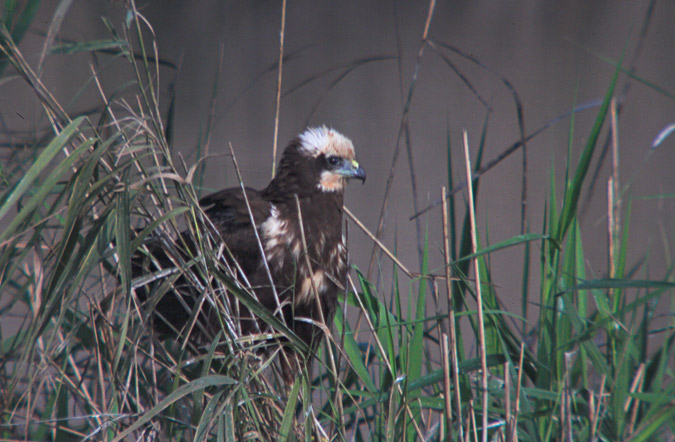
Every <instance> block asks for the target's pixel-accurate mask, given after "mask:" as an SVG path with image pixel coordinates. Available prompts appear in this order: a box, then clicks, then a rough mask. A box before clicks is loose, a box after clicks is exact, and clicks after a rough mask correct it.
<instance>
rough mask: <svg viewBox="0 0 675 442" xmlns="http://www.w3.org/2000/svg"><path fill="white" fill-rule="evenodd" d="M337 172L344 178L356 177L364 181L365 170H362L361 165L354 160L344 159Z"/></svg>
mask: <svg viewBox="0 0 675 442" xmlns="http://www.w3.org/2000/svg"><path fill="white" fill-rule="evenodd" d="M337 172H338V173H340V175H342V176H344V177H346V178H356V179H358V180H361V182H362V183H365V182H366V171H365V170H363V167H361V166H360V165H359V163H358V162H357V161H356V160H351V161H349V160H345V161H344V163H343V164H342V167H341V168H340V169H338V170H337Z"/></svg>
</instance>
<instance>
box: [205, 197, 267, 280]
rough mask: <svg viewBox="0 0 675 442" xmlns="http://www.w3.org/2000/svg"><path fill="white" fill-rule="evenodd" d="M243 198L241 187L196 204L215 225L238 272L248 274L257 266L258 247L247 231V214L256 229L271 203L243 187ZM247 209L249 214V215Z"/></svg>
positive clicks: (249, 222) (249, 228) (248, 227)
mask: <svg viewBox="0 0 675 442" xmlns="http://www.w3.org/2000/svg"><path fill="white" fill-rule="evenodd" d="M246 198H247V199H248V206H247V204H246V200H245V199H244V193H243V192H242V191H241V188H238V187H236V188H230V189H225V190H221V191H220V192H216V193H213V194H211V195H208V196H205V197H204V198H202V199H201V200H200V201H199V205H200V206H202V208H204V211H205V213H206V215H207V216H208V217H209V219H210V220H211V222H213V224H214V225H215V226H216V228H217V229H218V231H219V232H220V235H221V236H222V239H223V241H224V242H225V244H226V245H227V247H228V249H229V250H230V252H231V253H232V255H233V256H234V257H235V259H236V260H237V262H238V263H239V265H240V266H241V268H242V270H244V272H245V273H247V274H249V273H250V272H253V271H255V270H256V269H257V268H258V267H259V264H260V259H261V256H260V246H259V244H258V240H257V239H256V236H255V232H254V231H253V229H252V228H251V215H253V220H254V221H255V225H256V228H257V227H259V226H260V224H262V223H263V222H265V220H267V218H269V216H270V212H271V210H272V204H271V203H270V202H269V201H266V200H265V199H263V198H262V196H261V194H260V192H259V191H257V190H255V189H251V188H248V187H247V188H246ZM249 207H250V212H249Z"/></svg>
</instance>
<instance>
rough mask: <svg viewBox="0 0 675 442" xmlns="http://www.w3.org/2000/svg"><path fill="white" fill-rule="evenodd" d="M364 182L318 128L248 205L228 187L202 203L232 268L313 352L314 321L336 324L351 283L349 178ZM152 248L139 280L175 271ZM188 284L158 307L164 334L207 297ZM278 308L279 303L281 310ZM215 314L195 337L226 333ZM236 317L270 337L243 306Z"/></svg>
mask: <svg viewBox="0 0 675 442" xmlns="http://www.w3.org/2000/svg"><path fill="white" fill-rule="evenodd" d="M365 177H366V175H365V172H364V171H363V169H362V168H361V167H360V166H359V164H358V163H357V162H356V161H355V160H354V147H353V145H352V143H351V141H349V140H348V139H347V138H345V137H344V136H342V135H341V134H339V133H338V132H336V131H334V130H332V129H327V128H326V127H320V128H313V129H307V130H306V131H305V132H304V133H302V134H301V135H299V136H298V137H297V138H296V139H295V140H293V141H292V142H291V143H290V144H289V145H288V147H286V149H285V151H284V153H283V155H282V157H281V161H280V164H279V169H278V173H277V175H276V176H275V178H274V179H273V180H272V181H271V182H270V183H269V185H268V186H267V187H266V188H264V189H263V190H260V191H258V190H254V189H250V188H247V189H246V197H247V199H248V206H247V204H246V201H245V199H244V195H243V192H242V191H241V189H240V188H231V189H226V190H223V191H220V192H217V193H214V194H212V195H209V196H207V197H205V198H203V199H202V200H201V201H200V205H201V206H202V208H203V209H204V211H205V213H206V214H207V216H208V217H209V219H210V220H211V222H212V223H213V225H214V226H215V227H216V229H217V230H218V233H219V236H220V238H222V240H223V242H224V243H225V246H226V247H227V249H228V250H229V251H230V252H231V256H232V258H234V260H235V261H236V263H235V262H232V259H230V260H229V262H228V264H230V265H231V266H232V267H233V268H236V267H237V266H238V267H239V268H240V270H241V272H242V273H243V274H244V275H245V277H246V280H247V281H248V283H249V284H250V287H251V289H252V291H253V293H254V294H255V296H256V297H257V299H258V300H259V301H260V303H261V304H262V305H263V306H264V307H265V308H266V309H267V310H269V311H270V312H272V313H275V312H279V311H281V312H282V315H283V319H284V320H285V322H286V324H287V325H288V327H289V328H290V329H291V330H293V331H294V332H295V334H296V335H297V336H298V337H300V338H301V339H302V340H303V341H304V342H305V343H306V344H307V345H308V346H309V347H310V348H315V347H316V345H317V344H318V342H319V339H318V338H319V337H320V335H321V332H320V330H321V329H320V328H319V327H317V326H315V325H313V324H312V322H320V321H321V317H322V316H323V318H324V319H325V321H326V323H327V324H330V323H331V321H332V318H333V315H334V313H335V307H336V303H337V294H338V291H339V290H340V288H341V287H342V285H343V284H344V282H345V278H346V272H347V253H346V246H345V243H344V238H343V235H342V210H343V209H342V205H343V195H344V186H345V184H346V181H347V180H348V179H349V178H357V179H360V180H362V181H365ZM296 195H297V200H296ZM298 201H299V205H300V210H301V212H300V214H301V216H299V215H300V214H299V213H298V208H297V207H298ZM248 207H250V212H249V208H248ZM251 216H252V217H253V219H254V221H255V228H256V230H257V233H258V235H257V236H256V232H255V231H254V230H253V228H252V224H251ZM300 218H302V228H303V230H304V236H305V240H306V245H307V250H306V254H307V255H306V256H305V247H304V245H303V241H302V235H301V228H300V221H299V220H300ZM183 238H185V239H186V242H187V243H188V246H189V247H192V246H190V244H191V240H190V239H189V235H187V234H184V235H183ZM258 238H260V242H259V240H258ZM261 246H262V248H263V249H264V253H265V258H264V259H266V260H267V267H268V268H269V273H268V271H267V269H266V266H265V262H264V261H263V256H262V254H261ZM147 248H148V250H149V252H150V254H151V255H152V256H153V257H154V260H153V261H152V264H151V260H149V259H147V257H145V255H141V254H137V255H136V256H135V258H134V262H133V272H134V277H139V276H141V275H143V274H147V273H149V272H158V271H159V270H160V268H161V269H166V268H170V267H172V266H173V264H171V260H170V259H169V258H168V256H167V253H165V252H164V251H163V249H162V246H161V245H160V244H158V243H154V244H148V245H147ZM307 257H308V258H309V265H308V263H307ZM235 264H236V265H235ZM158 267H159V268H158ZM270 276H271V278H272V281H273V283H274V289H273V288H272V285H271V284H270ZM186 279H187V278H185V277H180V278H178V279H177V280H176V281H175V283H174V285H173V287H174V289H173V290H169V291H168V292H167V293H166V294H165V295H164V296H163V297H162V298H161V299H159V300H158V301H156V302H157V304H156V306H155V307H154V310H153V311H154V312H155V314H154V316H155V317H154V318H153V325H154V327H155V329H157V330H158V331H160V332H161V333H162V334H171V333H173V334H175V333H176V332H184V329H185V328H186V325H188V323H189V319H190V316H191V314H192V310H193V309H194V307H195V305H197V301H198V299H199V297H200V295H201V291H200V290H198V289H197V288H196V286H197V285H198V284H195V283H194V281H193V282H189V281H186ZM158 283H160V282H159V281H158V282H155V283H154V284H158ZM275 290H276V296H275V293H274V292H275ZM146 292H148V293H149V292H150V289H149V288H148V287H141V288H139V289H137V293H138V294H139V297H140V298H141V299H142V300H144V299H145V298H147V297H148V294H147V293H146ZM315 293H318V296H319V302H317V300H316V297H315ZM277 299H278V301H277ZM277 302H279V303H280V304H281V309H280V310H279V305H278V304H277ZM203 305H209V304H208V303H203V304H202V306H203ZM319 309H321V312H322V313H323V315H321V312H320V311H319ZM216 314H218V312H214V309H213V308H204V307H202V312H201V316H200V317H199V320H198V321H196V323H197V327H195V328H194V329H193V333H194V334H195V337H196V339H198V340H200V341H207V342H208V340H209V339H212V336H213V335H214V331H216V330H219V329H220V322H219V321H218V320H217V318H216V317H214V315H216ZM237 315H238V317H237V318H235V319H236V320H237V321H238V324H239V326H240V327H241V332H242V333H243V334H251V333H254V332H256V331H258V330H262V331H268V330H267V327H266V325H265V324H264V323H263V322H262V321H260V320H258V319H256V318H255V317H254V316H253V315H251V314H250V312H249V311H248V309H246V308H244V307H243V306H240V309H239V311H238V313H237ZM277 316H279V315H277ZM216 324H217V326H215V327H214V325H216Z"/></svg>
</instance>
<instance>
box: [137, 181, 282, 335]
mask: <svg viewBox="0 0 675 442" xmlns="http://www.w3.org/2000/svg"><path fill="white" fill-rule="evenodd" d="M246 196H247V198H248V202H249V205H250V207H251V212H249V209H248V206H247V204H246V200H245V199H244V194H243V192H242V191H241V189H240V188H231V189H225V190H222V191H220V192H216V193H213V194H211V195H208V196H206V197H204V198H202V199H201V200H200V205H201V206H202V208H203V209H204V211H205V213H206V214H207V216H208V217H209V219H210V220H211V221H212V222H213V224H214V225H215V227H216V228H217V229H218V231H219V233H220V236H221V238H222V240H223V241H224V243H225V245H226V246H227V247H228V249H229V251H230V253H232V256H233V257H234V258H235V260H236V261H237V264H238V265H239V266H240V268H241V269H242V270H243V271H244V273H246V274H247V275H248V274H252V273H254V272H255V270H256V269H257V267H258V266H259V263H260V256H261V255H260V247H259V245H258V242H257V239H256V236H255V232H254V230H253V228H252V227H251V215H250V213H252V214H253V219H254V220H255V224H256V225H257V226H258V225H260V223H262V222H264V221H265V220H266V219H267V218H268V217H269V215H270V210H271V207H272V205H271V203H269V202H267V201H265V200H264V199H263V198H262V197H261V196H260V193H259V192H258V191H257V190H254V189H249V188H247V189H246ZM178 242H179V243H181V244H184V245H186V246H187V248H188V249H190V250H193V253H190V255H194V249H195V247H194V244H195V242H194V239H193V237H192V236H191V234H190V233H189V232H184V233H183V234H182V238H181V241H178ZM179 247H180V246H179ZM179 247H175V244H174V242H173V241H165V240H163V239H162V238H158V237H152V238H150V239H149V240H148V241H146V243H145V249H146V250H147V253H146V252H145V251H138V252H136V253H135V254H134V256H133V258H132V274H133V277H134V278H141V277H145V278H150V279H152V277H153V275H156V279H157V280H156V281H154V282H150V283H149V284H147V285H142V286H140V287H138V288H137V289H136V293H137V294H138V297H139V299H140V301H141V302H143V303H145V304H147V306H148V310H149V311H151V312H152V324H153V327H154V328H155V330H157V331H158V332H159V333H160V335H173V336H175V335H176V334H180V332H181V331H183V330H184V329H185V328H186V325H188V324H189V323H190V318H191V317H192V316H193V315H194V314H196V312H195V311H194V307H195V306H196V304H197V301H198V300H199V298H200V297H201V296H202V293H201V291H199V290H198V289H197V288H196V287H199V286H203V284H204V281H194V280H193V278H195V277H198V276H196V274H198V272H190V273H185V274H183V273H180V274H176V273H175V269H176V265H175V263H178V264H179V265H180V266H182V265H184V263H187V262H189V261H190V260H191V257H190V256H189V255H188V253H187V252H186V251H185V250H179ZM226 256H229V253H226ZM230 264H233V263H232V262H230ZM166 273H169V276H168V277H169V278H172V279H173V285H172V286H171V287H167V286H166V285H165V286H164V288H163V289H162V287H161V284H162V282H163V281H166V279H165V278H166V276H164V275H166ZM171 275H173V276H171ZM158 289H161V290H158ZM201 305H202V309H201V311H200V312H199V313H198V314H199V319H198V320H197V322H196V326H195V328H193V337H196V341H197V342H208V340H209V339H210V338H212V337H213V336H215V332H216V331H217V329H218V328H217V327H215V326H216V325H218V324H219V322H218V321H213V324H211V321H210V320H209V318H210V317H211V315H212V312H211V309H210V307H209V305H208V303H202V304H201ZM212 326H214V327H215V328H214V327H212ZM212 328H213V329H212ZM191 340H193V339H192V338H191Z"/></svg>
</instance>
